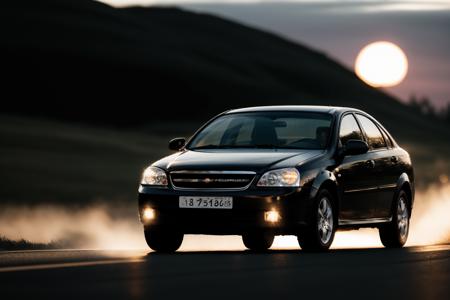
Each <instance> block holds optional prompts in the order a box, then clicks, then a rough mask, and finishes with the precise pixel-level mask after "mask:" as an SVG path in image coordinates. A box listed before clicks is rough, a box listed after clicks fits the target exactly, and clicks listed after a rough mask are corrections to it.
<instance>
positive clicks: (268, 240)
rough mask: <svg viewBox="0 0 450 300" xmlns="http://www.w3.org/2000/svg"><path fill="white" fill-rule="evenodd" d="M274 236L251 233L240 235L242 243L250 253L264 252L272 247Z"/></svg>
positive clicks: (264, 233) (266, 233)
mask: <svg viewBox="0 0 450 300" xmlns="http://www.w3.org/2000/svg"><path fill="white" fill-rule="evenodd" d="M274 238H275V236H274V235H273V234H271V233H269V232H251V233H245V234H243V235H242V242H244V245H245V247H246V248H247V249H250V250H252V251H258V252H261V251H266V250H267V249H269V248H270V247H272V244H273V240H274Z"/></svg>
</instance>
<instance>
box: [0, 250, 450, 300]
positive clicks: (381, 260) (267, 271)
mask: <svg viewBox="0 0 450 300" xmlns="http://www.w3.org/2000/svg"><path fill="white" fill-rule="evenodd" d="M25 298H26V299H183V300H184V299H211V300H213V299H214V300H215V299H232V300H235V299H277V300H278V299H325V298H326V299H344V298H345V299H349V298H350V299H386V298H387V299H391V298H397V299H450V245H438V246H427V247H408V248H403V249H382V248H380V249H351V250H331V251H330V252H328V253H305V252H302V251H300V250H295V251H294V250H293V251H286V250H284V251H283V250H273V251H270V252H269V253H261V254H254V253H250V252H248V251H226V252H217V251H216V252H205V251H201V252H178V253H176V254H156V253H153V252H144V251H135V252H124V251H113V252H108V251H88V250H86V251H75V250H65V251H17V252H0V299H5V300H7V299H8V300H9V299H25Z"/></svg>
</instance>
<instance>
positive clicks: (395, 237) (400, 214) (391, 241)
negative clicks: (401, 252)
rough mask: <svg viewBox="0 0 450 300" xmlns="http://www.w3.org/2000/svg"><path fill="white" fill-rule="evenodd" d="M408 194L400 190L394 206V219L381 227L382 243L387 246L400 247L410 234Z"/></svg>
mask: <svg viewBox="0 0 450 300" xmlns="http://www.w3.org/2000/svg"><path fill="white" fill-rule="evenodd" d="M408 203H409V202H408V195H407V194H406V193H405V191H403V190H402V191H400V193H399V194H398V197H397V199H396V201H395V203H394V205H393V208H392V221H391V222H390V223H388V224H386V225H383V226H381V227H380V228H379V232H380V239H381V243H383V245H384V246H385V247H386V248H400V247H403V245H404V244H405V243H406V240H407V239H408V234H409V219H410V214H409V208H408Z"/></svg>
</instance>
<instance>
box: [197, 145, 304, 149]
mask: <svg viewBox="0 0 450 300" xmlns="http://www.w3.org/2000/svg"><path fill="white" fill-rule="evenodd" d="M239 148H240V149H253V148H257V149H301V148H299V147H293V146H278V145H274V144H257V145H213V144H211V145H203V146H198V147H192V148H189V150H202V149H239Z"/></svg>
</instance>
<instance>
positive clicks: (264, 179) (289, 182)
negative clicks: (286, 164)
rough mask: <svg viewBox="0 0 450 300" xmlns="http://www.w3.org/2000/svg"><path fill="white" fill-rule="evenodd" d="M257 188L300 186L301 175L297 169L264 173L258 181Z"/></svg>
mask: <svg viewBox="0 0 450 300" xmlns="http://www.w3.org/2000/svg"><path fill="white" fill-rule="evenodd" d="M257 186H267V187H275V186H287V187H298V186H300V173H299V172H298V171H297V169H295V168H287V169H279V170H272V171H269V172H266V173H264V175H263V176H261V178H260V179H259V181H258V184H257Z"/></svg>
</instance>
